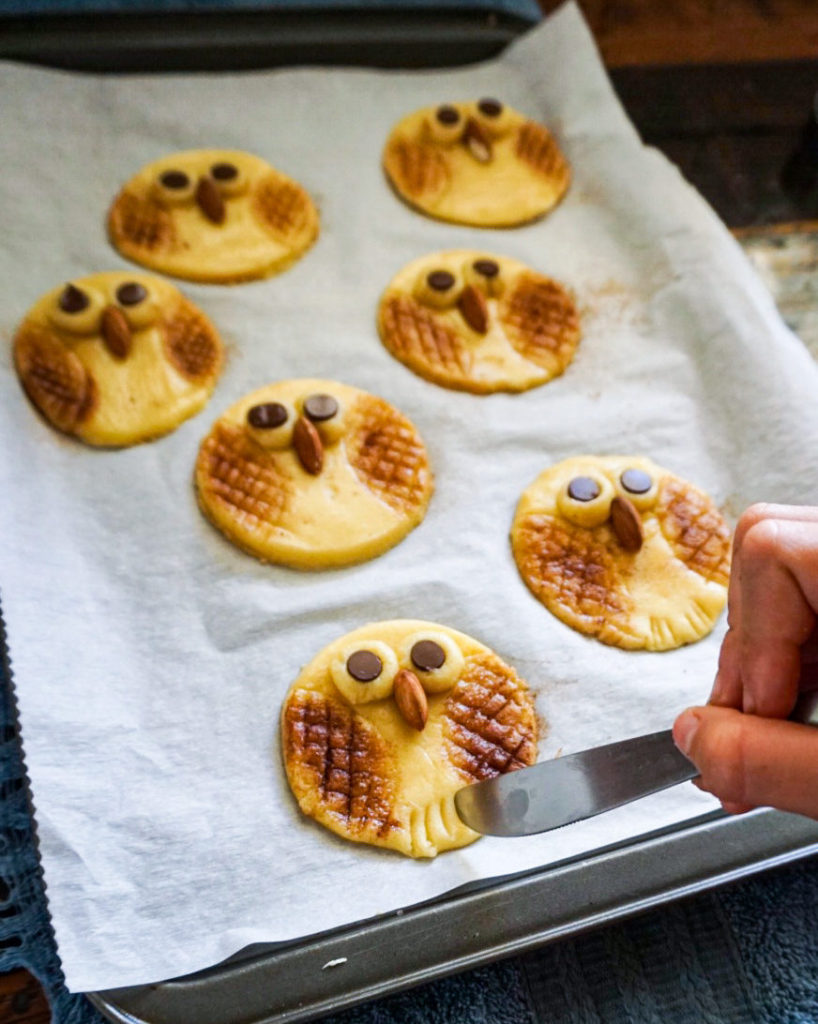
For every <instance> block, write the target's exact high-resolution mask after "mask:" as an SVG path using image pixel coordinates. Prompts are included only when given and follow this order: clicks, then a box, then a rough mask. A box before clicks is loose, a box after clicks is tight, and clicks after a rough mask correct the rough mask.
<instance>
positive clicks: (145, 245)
mask: <svg viewBox="0 0 818 1024" xmlns="http://www.w3.org/2000/svg"><path fill="white" fill-rule="evenodd" d="M108 230H109V232H110V235H111V240H112V241H113V243H114V245H116V246H117V248H119V247H120V246H123V247H125V248H126V249H130V248H133V249H140V250H142V251H143V252H145V253H150V254H153V255H156V254H158V253H164V252H171V251H172V250H173V249H175V248H176V232H175V230H174V227H173V220H172V218H171V216H170V214H169V213H168V211H167V210H165V209H164V207H162V206H160V205H159V204H158V203H155V202H152V201H151V200H150V199H143V198H142V197H141V196H138V195H134V193H133V192H127V191H123V192H120V194H119V195H118V196H117V198H116V199H115V200H114V203H113V206H112V207H111V212H110V213H109V215H108Z"/></svg>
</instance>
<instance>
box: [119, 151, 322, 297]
mask: <svg viewBox="0 0 818 1024" xmlns="http://www.w3.org/2000/svg"><path fill="white" fill-rule="evenodd" d="M225 164H227V165H230V166H232V167H233V168H234V169H235V170H236V172H237V173H236V175H235V177H234V178H232V179H230V180H226V181H222V180H219V179H218V178H217V177H216V176H214V171H213V169H214V168H219V167H220V166H223V165H225ZM167 172H181V173H182V174H184V175H185V176H186V177H187V180H188V185H187V186H186V187H182V188H178V189H170V188H167V187H165V186H164V185H163V184H162V181H161V180H160V179H161V176H162V175H163V174H166V173H167ZM217 173H218V172H217ZM204 179H206V180H207V181H208V184H209V186H210V188H211V191H213V190H215V191H216V192H217V193H218V195H219V196H220V197H221V200H222V202H223V204H224V211H223V212H224V216H223V220H222V222H221V223H216V222H214V221H213V220H212V219H211V218H210V217H208V216H207V214H206V212H205V207H203V206H202V204H201V203H200V202H198V201H197V199H196V189H197V186H198V184H199V183H200V182H201V181H203V180H204ZM318 227H319V224H318V211H317V210H316V208H315V204H314V203H313V201H312V199H311V198H310V197H309V195H308V194H307V192H306V191H305V190H304V189H303V188H302V187H301V185H299V184H298V183H297V182H296V181H293V179H292V178H289V177H287V175H286V174H282V173H281V172H280V171H278V170H276V169H275V168H273V167H271V166H270V164H268V163H267V162H266V161H265V160H262V159H261V158H260V157H257V156H253V155H252V154H250V153H244V152H241V151H240V150H220V149H200V150H188V151H185V152H181V153H173V154H172V155H170V156H167V157H164V158H162V159H161V160H156V161H154V162H153V163H150V164H147V165H146V166H145V167H143V168H142V169H141V170H140V171H139V172H138V173H137V174H136V175H134V177H133V178H131V180H130V181H129V182H128V183H127V184H126V185H125V186H124V187H123V189H122V191H121V192H120V193H119V195H118V196H117V197H116V199H115V200H114V202H113V205H112V206H111V209H110V211H109V213H108V233H109V235H110V238H111V242H112V243H113V245H114V246H115V247H116V248H117V249H118V250H119V251H120V252H121V253H122V255H123V256H125V257H126V258H127V259H131V260H134V261H135V262H137V263H141V264H143V266H146V267H149V268H150V269H151V270H158V271H160V272H161V273H164V274H170V275H171V276H172V277H181V278H185V279H187V280H191V281H207V282H212V283H217V284H231V283H234V282H238V281H247V280H251V279H253V278H261V277H267V276H269V275H271V274H277V273H279V272H280V271H282V270H284V269H286V268H287V267H288V266H289V265H290V264H291V263H293V262H294V261H295V260H297V259H298V258H299V257H300V256H302V255H303V254H304V253H305V252H306V250H307V249H308V248H309V247H310V246H311V245H312V243H313V242H314V241H315V239H316V237H317V235H318Z"/></svg>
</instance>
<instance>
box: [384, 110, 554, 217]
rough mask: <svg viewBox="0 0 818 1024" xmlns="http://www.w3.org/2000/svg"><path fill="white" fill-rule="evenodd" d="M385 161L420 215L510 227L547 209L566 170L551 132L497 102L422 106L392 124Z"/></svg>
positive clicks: (393, 180)
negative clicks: (393, 125)
mask: <svg viewBox="0 0 818 1024" xmlns="http://www.w3.org/2000/svg"><path fill="white" fill-rule="evenodd" d="M383 166H384V170H385V171H386V175H387V177H388V178H389V181H390V182H391V183H392V185H393V186H394V188H395V190H396V191H397V193H398V195H399V196H400V197H401V199H403V200H405V201H406V202H407V203H409V204H410V206H413V207H415V209H417V210H420V211H421V213H425V214H428V215H429V216H430V217H436V218H438V219H439V220H446V221H453V222H454V223H456V224H472V225H474V226H475V227H493V228H499V227H513V226H514V225H517V224H524V223H526V222H527V221H530V220H534V219H535V218H537V217H541V216H542V215H543V214H544V213H547V212H548V210H550V209H551V208H552V207H553V206H554V205H555V204H556V203H558V202H559V200H560V199H561V198H562V196H563V194H564V193H565V190H566V189H567V188H568V183H569V181H570V177H571V172H570V168H569V165H568V163H567V162H566V160H565V158H564V157H563V155H562V153H561V152H560V149H559V147H558V146H557V143H556V142H555V141H554V139H553V137H552V135H551V134H550V132H549V131H548V130H547V129H546V128H545V127H543V125H541V124H538V123H537V122H536V121H531V120H529V119H528V118H527V117H525V116H524V115H523V114H520V113H518V112H517V111H516V110H513V109H512V108H511V107H508V106H505V105H504V104H502V103H500V102H499V101H498V100H494V99H482V100H479V101H477V102H476V103H475V102H467V103H444V104H441V105H440V106H437V107H423V108H422V109H420V110H416V111H414V112H413V113H411V114H409V115H407V116H406V117H404V118H403V119H402V120H401V121H399V122H398V123H397V124H396V125H395V127H394V128H393V129H392V132H391V134H390V135H389V138H388V139H387V142H386V146H385V148H384V152H383Z"/></svg>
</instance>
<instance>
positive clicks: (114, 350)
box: [99, 306, 133, 359]
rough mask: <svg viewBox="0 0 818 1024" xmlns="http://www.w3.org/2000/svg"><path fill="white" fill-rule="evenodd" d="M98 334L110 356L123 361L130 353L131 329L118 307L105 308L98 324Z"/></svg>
mask: <svg viewBox="0 0 818 1024" xmlns="http://www.w3.org/2000/svg"><path fill="white" fill-rule="evenodd" d="M99 329H100V334H102V340H103V341H104V342H105V346H106V348H107V349H108V351H109V352H110V353H111V355H112V356H115V357H116V358H117V359H124V358H125V357H126V356H127V354H128V353H129V352H130V351H131V343H132V341H133V338H132V335H131V328H130V327H129V325H128V321H127V320H126V319H125V314H124V313H123V312H122V310H121V309H120V308H119V306H106V307H105V309H103V311H102V319H101V320H100V323H99Z"/></svg>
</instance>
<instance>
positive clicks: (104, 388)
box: [14, 271, 222, 446]
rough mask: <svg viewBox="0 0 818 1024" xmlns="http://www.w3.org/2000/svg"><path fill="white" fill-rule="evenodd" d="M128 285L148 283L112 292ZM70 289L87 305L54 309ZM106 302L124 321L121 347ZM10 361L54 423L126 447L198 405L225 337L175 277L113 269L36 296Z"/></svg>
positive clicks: (162, 430)
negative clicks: (109, 327) (133, 294)
mask: <svg viewBox="0 0 818 1024" xmlns="http://www.w3.org/2000/svg"><path fill="white" fill-rule="evenodd" d="M128 286H131V290H133V286H138V287H139V288H141V289H144V293H145V294H144V297H143V298H142V299H141V300H140V301H138V302H135V303H131V304H123V302H121V301H120V299H119V297H118V295H119V294H120V292H121V289H123V288H126V289H127V287H128ZM67 289H74V290H76V292H77V293H79V295H80V299H79V300H78V301H79V302H85V305H84V307H83V308H81V309H78V310H76V311H65V310H63V309H61V308H60V301H61V298H62V297H63V295H64V293H65V292H66V290H67ZM124 294H127V291H126V292H125V293H124ZM75 298H76V296H75ZM112 311H113V313H114V316H115V318H116V320H118V321H119V322H120V323H122V322H124V323H125V324H126V325H127V327H126V334H127V336H128V337H129V341H128V342H127V345H126V347H127V351H125V349H123V350H122V351H119V350H118V349H117V345H116V340H117V339H116V338H114V339H113V340H111V338H110V334H109V340H108V341H106V332H105V331H104V330H103V323H104V321H105V319H106V317H107V318H110V316H111V313H112ZM112 345H113V348H112ZM14 362H15V367H16V369H17V373H18V376H19V377H20V381H21V383H22V385H23V387H24V389H25V391H26V393H27V394H28V396H29V398H30V399H31V401H32V402H33V403H34V405H35V406H36V407H37V408H38V409H39V410H40V412H41V413H42V414H43V415H44V416H45V417H46V419H47V420H48V421H49V422H50V423H51V424H52V426H54V427H56V428H57V429H58V430H62V431H64V432H65V433H68V434H73V435H75V436H76V437H79V438H81V439H82V440H83V441H85V442H87V443H88V444H92V445H100V446H122V445H131V444H137V443H138V442H140V441H148V440H151V439H153V438H156V437H159V436H161V435H162V434H166V433H168V432H169V431H171V430H173V429H174V428H175V427H177V426H178V425H179V424H180V423H181V422H182V421H183V420H185V419H187V418H188V417H189V416H192V415H193V414H194V413H196V412H198V411H199V409H201V408H202V406H203V405H204V404H205V403H206V402H207V400H208V398H209V397H210V394H211V392H212V390H213V387H214V386H215V383H216V380H217V378H218V376H219V373H220V371H221V367H222V345H221V341H220V339H219V336H218V334H217V333H216V330H215V328H214V327H213V325H212V324H211V323H210V321H209V320H208V319H207V317H205V315H204V314H203V313H202V312H201V311H200V310H198V309H197V308H196V307H195V306H194V305H193V303H191V302H189V301H188V300H187V299H186V298H185V297H184V296H183V295H182V294H181V293H180V292H179V291H178V289H176V288H175V287H174V286H173V285H172V284H169V283H168V282H167V281H163V280H161V279H160V278H158V277H153V276H152V275H149V274H142V273H134V272H133V271H127V272H124V273H123V272H121V271H112V272H108V273H100V274H92V275H91V276H90V277H83V278H74V279H73V281H72V282H70V284H69V285H60V287H59V288H55V289H54V290H53V291H50V292H48V293H47V294H46V295H44V296H43V297H42V298H41V299H39V301H38V302H37V303H35V305H34V306H33V307H32V308H31V309H30V310H29V312H28V314H27V315H26V317H25V319H24V320H23V322H22V323H21V325H20V327H19V328H18V330H17V333H16V335H15V339H14Z"/></svg>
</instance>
